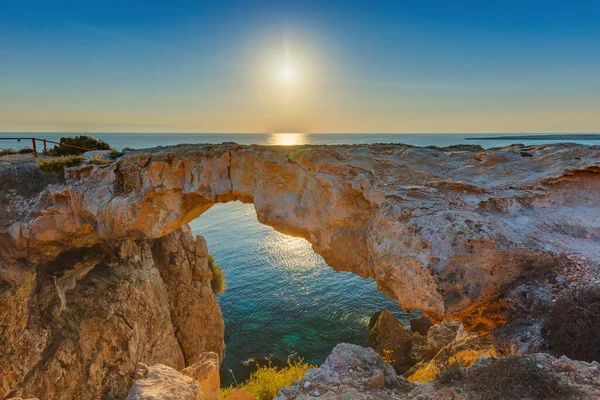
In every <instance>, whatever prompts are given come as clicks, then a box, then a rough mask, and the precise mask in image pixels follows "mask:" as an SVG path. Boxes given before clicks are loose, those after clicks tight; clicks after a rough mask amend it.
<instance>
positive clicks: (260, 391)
mask: <svg viewBox="0 0 600 400" xmlns="http://www.w3.org/2000/svg"><path fill="white" fill-rule="evenodd" d="M309 368H312V366H311V365H308V364H305V363H304V362H303V360H298V361H291V360H288V363H287V366H285V367H282V368H277V367H273V366H272V365H271V364H268V365H266V366H263V367H260V368H259V369H258V370H256V371H255V372H253V373H252V374H251V375H250V378H248V381H246V382H245V383H243V384H241V385H238V386H229V387H226V388H223V389H221V399H224V398H225V396H227V395H228V394H229V393H231V392H233V391H234V390H236V389H242V390H246V391H248V392H250V393H252V394H253V395H254V396H256V398H257V399H258V400H272V399H273V398H275V396H277V393H279V391H280V390H281V389H282V388H283V387H285V386H290V385H291V384H292V383H293V382H294V381H299V380H300V379H302V377H303V376H304V374H305V373H306V371H308V369H309Z"/></svg>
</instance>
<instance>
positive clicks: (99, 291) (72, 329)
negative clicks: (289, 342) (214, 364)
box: [0, 227, 224, 400]
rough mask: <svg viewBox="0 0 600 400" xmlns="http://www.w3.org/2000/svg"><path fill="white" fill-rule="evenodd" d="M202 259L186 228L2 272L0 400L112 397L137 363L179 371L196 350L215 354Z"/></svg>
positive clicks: (218, 331) (215, 312)
mask: <svg viewBox="0 0 600 400" xmlns="http://www.w3.org/2000/svg"><path fill="white" fill-rule="evenodd" d="M206 254H207V250H206V243H205V241H204V240H203V239H201V238H198V239H194V238H193V236H192V235H191V232H190V230H189V228H187V227H186V228H183V229H181V230H178V231H175V232H173V233H171V234H169V235H167V236H165V237H163V238H160V239H155V240H122V241H107V242H103V243H100V244H98V245H96V246H93V247H91V248H84V249H79V250H78V249H75V250H71V251H66V252H64V253H63V254H61V256H59V257H58V258H56V259H54V260H52V261H50V262H47V263H44V264H41V265H38V266H36V267H35V268H32V267H31V266H26V265H23V264H20V263H18V262H17V263H14V264H11V265H8V266H7V265H6V264H5V265H3V268H2V269H0V277H2V279H4V280H5V281H6V282H9V285H8V287H7V288H6V290H4V291H2V292H1V293H0V319H1V323H0V326H1V327H2V329H0V377H1V379H2V382H1V383H2V384H1V385H0V398H4V397H5V396H6V395H8V394H10V395H11V396H21V397H34V396H36V397H38V398H40V399H53V400H63V399H64V400H67V399H68V400H70V399H74V398H80V399H86V398H98V397H104V398H119V397H122V396H124V395H125V394H126V393H127V391H128V390H129V388H130V386H131V382H132V377H133V375H134V369H135V367H136V364H137V363H138V362H144V363H147V364H155V363H159V362H160V363H162V364H165V365H167V366H170V367H173V368H175V369H181V368H183V367H185V365H186V360H194V359H195V358H196V357H197V356H198V355H199V354H202V353H203V352H206V351H214V352H216V353H217V354H220V355H221V354H223V352H224V342H223V332H224V330H223V329H224V327H223V320H222V317H221V312H220V309H219V306H218V303H217V301H216V298H215V296H214V294H213V293H212V290H211V287H210V279H211V272H210V269H209V268H208V264H207V260H206ZM91 259H93V260H94V262H93V264H94V266H93V267H92V268H91V269H88V268H87V267H86V268H83V267H81V266H82V265H83V264H82V262H83V263H84V264H85V262H84V261H85V260H91ZM86 265H87V264H86ZM73 271H78V272H77V274H76V275H74V272H73ZM75 276H76V277H77V279H72V280H70V281H69V282H71V283H69V284H68V285H65V284H64V283H59V282H66V280H64V279H63V278H65V277H75ZM57 285H60V288H62V289H60V290H59V286H57ZM138 372H139V373H140V374H141V371H138Z"/></svg>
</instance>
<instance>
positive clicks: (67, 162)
mask: <svg viewBox="0 0 600 400" xmlns="http://www.w3.org/2000/svg"><path fill="white" fill-rule="evenodd" d="M82 162H83V157H82V156H69V157H61V158H53V159H48V160H40V161H38V163H37V166H38V168H39V169H40V170H42V171H44V172H61V171H64V169H65V168H68V167H75V166H77V165H79V164H81V163H82Z"/></svg>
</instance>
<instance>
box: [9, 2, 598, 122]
mask: <svg viewBox="0 0 600 400" xmlns="http://www.w3.org/2000/svg"><path fill="white" fill-rule="evenodd" d="M490 3H491V2H487V1H452V2H450V1H421V2H419V1H414V0H413V1H351V0H346V1H335V0H333V1H320V2H317V1H225V0H220V1H217V0H216V1H198V0H196V1H191V0H190V1H187V0H186V1H154V0H138V1H129V0H121V1H113V0H104V1H90V0H79V1H52V0H1V1H0V60H1V62H0V131H70V132H77V131H90V132H92V131H103V132H107V131H117V132H132V131H133V132H135V131H150V132H163V131H164V132H272V131H310V132H583V131H587V132H597V131H600V2H598V1H586V2H583V1H561V2H554V1H537V0H536V1H511V0H509V1H502V2H493V4H490ZM285 68H287V69H289V70H291V71H292V72H293V74H292V75H293V76H292V77H291V78H290V79H289V81H287V80H286V79H284V78H282V76H283V75H282V70H283V69H285Z"/></svg>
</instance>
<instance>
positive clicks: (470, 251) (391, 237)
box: [2, 144, 600, 331]
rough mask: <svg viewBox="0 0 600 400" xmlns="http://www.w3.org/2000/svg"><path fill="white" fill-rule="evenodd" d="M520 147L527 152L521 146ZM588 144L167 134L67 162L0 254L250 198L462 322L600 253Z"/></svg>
mask: <svg viewBox="0 0 600 400" xmlns="http://www.w3.org/2000/svg"><path fill="white" fill-rule="evenodd" d="M523 151H525V152H526V153H527V154H528V155H531V157H523V156H522V155H521V153H522V152H523ZM599 152H600V148H599V147H589V146H582V145H574V144H557V145H540V146H532V147H528V148H520V147H518V146H512V147H506V148H503V149H492V150H483V149H481V148H480V147H478V146H453V147H449V148H446V149H436V148H418V147H412V146H407V145H371V146H297V147H267V146H239V145H234V144H225V145H217V146H214V145H196V146H173V147H166V148H157V149H152V150H147V151H138V152H131V153H128V154H127V155H125V156H124V157H121V158H120V159H119V160H118V161H116V162H112V163H110V164H107V165H100V166H97V165H87V166H83V167H80V168H75V169H73V170H70V171H69V173H68V180H67V183H66V184H63V185H54V186H50V187H49V188H48V189H47V190H45V191H44V192H43V193H42V194H41V196H40V197H39V200H38V201H37V202H36V203H35V204H34V205H33V206H32V207H31V208H30V209H29V210H28V212H27V213H25V215H23V216H22V217H21V218H20V219H19V220H18V221H16V222H13V223H12V224H11V226H10V227H8V228H7V235H8V236H5V238H4V239H3V240H4V242H5V243H6V244H7V245H8V244H10V248H9V247H8V246H5V247H6V248H5V249H4V251H3V253H4V254H3V255H2V257H3V258H4V260H5V261H4V262H6V260H7V257H8V258H11V259H24V258H27V259H28V260H29V262H30V263H34V264H37V263H40V262H47V261H49V260H51V259H53V258H55V257H56V256H57V255H58V254H60V253H61V252H64V251H65V250H66V249H73V248H79V247H83V246H92V245H94V244H96V243H100V242H103V241H107V240H116V239H123V238H138V239H150V238H157V237H161V236H163V235H165V234H168V233H169V232H171V231H173V230H175V229H177V228H179V227H180V226H182V225H184V224H186V223H187V222H189V221H190V220H192V219H193V218H195V217H197V216H199V215H200V214H202V213H203V212H204V211H206V210H207V209H208V208H210V207H211V206H212V205H213V204H215V203H219V202H226V201H231V200H241V201H244V202H253V203H254V205H255V208H256V210H257V214H258V218H259V220H260V221H261V222H263V223H265V224H268V225H271V226H273V227H275V228H276V229H278V230H279V231H282V232H284V233H288V234H291V235H294V236H301V237H304V238H306V239H307V240H308V241H309V242H311V243H312V244H313V248H314V250H315V251H316V252H317V253H319V254H320V255H322V256H323V258H324V259H325V261H326V262H327V263H328V265H330V266H332V267H333V268H335V269H339V270H348V271H351V272H354V273H356V274H358V275H360V276H363V277H372V278H373V279H375V280H376V281H377V283H378V285H379V288H380V289H381V290H382V291H383V292H385V293H386V294H387V295H389V296H390V297H393V298H396V299H398V301H399V303H400V305H401V306H403V307H404V308H405V309H420V310H423V311H424V312H425V313H426V314H427V315H429V316H431V317H433V318H434V319H439V318H442V317H449V316H452V317H453V318H458V319H461V320H462V321H463V323H464V324H465V326H466V327H467V328H468V329H477V330H480V331H489V330H490V329H492V328H493V327H496V326H498V325H502V324H503V322H504V319H503V317H502V315H501V313H500V311H501V305H500V303H498V301H497V299H498V297H499V296H501V295H502V294H503V292H504V291H505V290H506V288H507V287H509V286H510V285H512V284H513V283H514V282H515V281H517V280H519V279H522V278H523V277H526V276H530V275H531V274H535V273H544V272H545V271H547V270H548V269H549V268H550V266H552V265H554V264H555V263H556V259H557V257H559V256H561V255H564V254H567V253H568V254H571V253H573V254H579V255H581V256H584V257H586V259H587V260H588V261H589V262H590V263H592V264H597V263H598V261H600V247H599V246H597V243H598V241H599V240H600V208H599V207H597V204H596V202H594V201H593V199H595V198H597V197H598V195H599V194H600V174H598V172H600V158H599V156H598V155H599ZM24 249H29V250H28V251H27V252H26V251H25V250H24Z"/></svg>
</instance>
